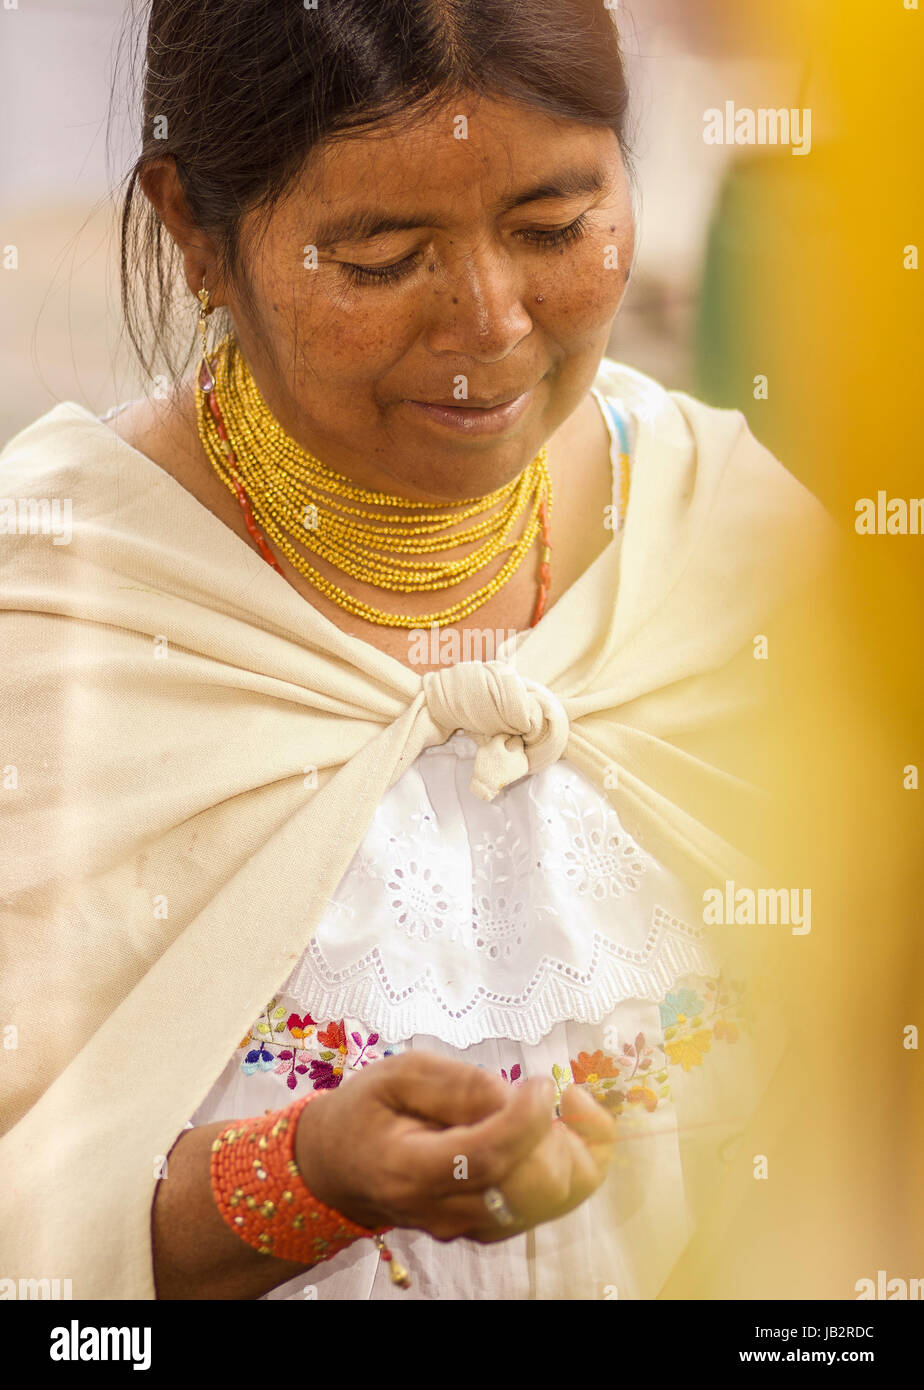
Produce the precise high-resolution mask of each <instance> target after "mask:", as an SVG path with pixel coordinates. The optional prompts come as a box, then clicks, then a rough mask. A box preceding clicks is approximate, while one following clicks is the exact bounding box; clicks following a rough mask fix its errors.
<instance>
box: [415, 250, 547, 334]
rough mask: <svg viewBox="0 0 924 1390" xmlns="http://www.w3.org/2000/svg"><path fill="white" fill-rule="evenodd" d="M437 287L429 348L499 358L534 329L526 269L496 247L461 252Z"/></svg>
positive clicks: (429, 332)
mask: <svg viewBox="0 0 924 1390" xmlns="http://www.w3.org/2000/svg"><path fill="white" fill-rule="evenodd" d="M434 289H435V290H436V291H437V292H436V293H435V294H434V295H433V298H432V306H431V309H430V322H429V325H428V328H427V345H428V347H429V348H430V350H431V352H437V353H454V354H457V355H462V356H465V357H473V358H476V359H477V360H478V361H480V362H495V361H499V360H500V359H501V358H503V357H506V356H507V354H508V353H510V352H512V351H513V349H514V348H515V347H516V346H517V344H518V343H520V342H522V340H523V339H524V338H526V337H528V336H529V334H530V333H531V332H532V330H533V321H532V319H531V317H530V316H529V314H528V313H527V312H526V309H525V307H524V304H523V298H522V296H523V276H522V272H521V271H519V270H518V269H517V267H516V266H515V264H513V262H512V261H511V260H510V258H509V257H506V256H504V255H503V254H502V253H497V252H496V251H495V250H493V249H490V248H487V249H484V250H482V251H481V252H473V253H472V254H470V255H466V256H465V257H464V258H463V257H459V259H458V260H457V261H455V262H454V263H453V264H452V266H451V268H448V269H446V270H444V273H443V275H442V276H441V277H440V283H439V284H438V286H437V285H434Z"/></svg>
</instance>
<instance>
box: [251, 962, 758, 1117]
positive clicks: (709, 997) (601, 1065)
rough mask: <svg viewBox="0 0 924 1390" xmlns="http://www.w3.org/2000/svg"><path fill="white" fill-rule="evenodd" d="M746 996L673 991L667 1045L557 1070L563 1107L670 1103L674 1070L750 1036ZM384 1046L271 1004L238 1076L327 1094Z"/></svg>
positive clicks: (665, 1013)
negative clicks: (582, 1095) (581, 1090)
mask: <svg viewBox="0 0 924 1390" xmlns="http://www.w3.org/2000/svg"><path fill="white" fill-rule="evenodd" d="M744 993H745V990H744V985H743V984H741V983H739V982H737V981H731V982H726V981H725V980H724V979H723V977H722V976H721V975H720V976H718V977H717V978H716V979H714V980H704V981H702V993H701V994H700V993H697V992H696V991H695V990H693V989H689V988H681V989H676V990H672V991H671V992H670V993H669V994H667V995H666V996H665V999H664V1002H663V1003H662V1004H661V1005H660V1006H659V1010H660V1021H661V1027H662V1029H663V1030H664V1032H663V1039H660V1040H657V1041H654V1042H649V1041H648V1040H647V1039H646V1037H645V1035H644V1034H643V1033H637V1034H636V1036H635V1038H634V1039H633V1040H632V1041H631V1042H625V1043H622V1045H621V1046H616V1047H612V1046H609V1047H608V1048H607V1049H606V1050H604V1049H602V1048H597V1049H596V1050H595V1051H593V1052H585V1051H582V1052H579V1053H578V1054H577V1056H576V1057H571V1058H569V1060H568V1064H567V1065H560V1064H559V1063H554V1064H553V1066H552V1077H553V1080H554V1081H555V1088H556V1095H557V1100H558V1102H559V1104H560V1102H561V1098H562V1094H563V1092H564V1091H565V1090H566V1089H567V1087H568V1086H570V1085H572V1084H575V1085H578V1086H587V1087H588V1088H589V1090H590V1091H591V1092H592V1094H593V1095H594V1096H595V1097H596V1099H597V1100H599V1101H600V1103H601V1104H602V1105H604V1106H605V1107H606V1109H607V1110H608V1111H609V1112H610V1113H611V1114H612V1115H627V1114H630V1113H632V1112H633V1111H635V1113H637V1114H639V1115H640V1114H641V1113H642V1112H645V1113H647V1114H652V1113H653V1112H654V1111H656V1110H657V1109H658V1107H659V1106H660V1105H661V1104H662V1103H663V1102H665V1101H668V1100H670V1098H671V1087H670V1080H669V1068H670V1067H672V1066H679V1067H680V1068H681V1070H682V1071H684V1072H689V1071H691V1070H692V1069H693V1068H694V1067H699V1066H702V1064H703V1059H704V1058H705V1057H706V1056H707V1054H708V1053H709V1052H710V1051H711V1049H712V1046H713V1043H714V1042H715V1043H724V1044H726V1045H732V1044H734V1043H736V1042H737V1041H738V1039H739V1038H740V1037H741V1035H742V1033H748V1032H750V1029H751V1022H752V1018H751V1010H750V1007H749V1006H748V1005H747V1004H746V1003H745V1000H744ZM606 1031H607V1038H606V1042H607V1043H608V1044H609V1042H610V1039H609V1030H606ZM617 1041H618V1040H617ZM379 1043H380V1038H379V1034H378V1033H368V1034H366V1035H365V1036H363V1033H362V1032H360V1031H357V1030H353V1031H350V1032H347V1027H346V1021H345V1020H344V1019H330V1020H329V1021H328V1022H327V1024H326V1025H324V1026H323V1027H322V1026H321V1024H320V1023H319V1022H318V1021H317V1020H316V1019H314V1018H313V1017H312V1016H311V1014H310V1013H301V1014H299V1013H297V1012H291V1011H290V1010H288V1009H286V1008H285V1007H284V1006H282V1005H281V1004H279V1003H278V1001H277V1000H275V999H274V1000H272V1001H271V1002H270V1003H269V1004H268V1005H267V1007H266V1008H265V1009H264V1011H263V1013H262V1014H261V1016H260V1018H259V1019H258V1020H257V1022H256V1023H255V1024H254V1026H253V1027H252V1028H251V1030H250V1033H249V1034H248V1036H247V1037H246V1038H244V1039H242V1041H241V1043H240V1044H239V1050H241V1051H243V1052H244V1056H243V1058H242V1059H241V1070H242V1071H243V1072H244V1074H245V1075H247V1076H251V1075H253V1074H254V1073H258V1072H267V1071H273V1072H275V1073H276V1074H277V1075H278V1076H284V1077H285V1082H286V1086H287V1087H288V1088H289V1089H290V1090H293V1091H294V1090H295V1089H296V1088H297V1087H298V1085H299V1083H300V1082H304V1083H305V1084H310V1085H311V1086H312V1088H313V1089H314V1090H316V1091H329V1090H334V1089H335V1088H336V1087H337V1086H339V1085H340V1084H341V1082H342V1080H343V1076H344V1073H345V1072H346V1071H347V1070H352V1071H356V1070H360V1069H362V1068H363V1067H366V1066H368V1065H369V1063H370V1062H375V1061H378V1060H380V1058H381V1057H389V1056H392V1055H394V1053H395V1051H396V1050H400V1048H396V1047H395V1046H391V1047H383V1048H382V1050H381V1052H379V1051H377V1050H376V1045H377V1044H379ZM499 1070H500V1075H501V1076H502V1077H503V1079H504V1081H506V1082H507V1083H508V1084H509V1085H511V1086H520V1085H522V1084H523V1082H524V1081H525V1079H526V1078H525V1076H524V1074H523V1068H522V1065H521V1064H520V1063H519V1062H515V1063H513V1064H512V1065H511V1066H510V1067H509V1069H508V1068H507V1067H501V1068H500V1069H499Z"/></svg>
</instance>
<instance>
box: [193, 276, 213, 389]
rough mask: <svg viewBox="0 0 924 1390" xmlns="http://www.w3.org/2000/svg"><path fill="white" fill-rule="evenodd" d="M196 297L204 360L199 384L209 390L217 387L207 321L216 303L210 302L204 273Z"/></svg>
mask: <svg viewBox="0 0 924 1390" xmlns="http://www.w3.org/2000/svg"><path fill="white" fill-rule="evenodd" d="M196 298H197V299H198V301H199V336H200V339H201V347H202V362H201V364H200V367H199V385H200V387H201V388H202V390H203V391H205V392H209V391H214V389H215V375H214V373H213V371H212V364H211V362H210V361H209V355H208V339H207V334H206V324H205V321H206V319H207V318H208V316H209V314H210V313H211V312H212V310H213V308H214V305H212V304H210V303H209V292H208V290H207V289H206V287H205V276H204V275H203V277H202V288H201V290H199V291H198V292H197V294H196Z"/></svg>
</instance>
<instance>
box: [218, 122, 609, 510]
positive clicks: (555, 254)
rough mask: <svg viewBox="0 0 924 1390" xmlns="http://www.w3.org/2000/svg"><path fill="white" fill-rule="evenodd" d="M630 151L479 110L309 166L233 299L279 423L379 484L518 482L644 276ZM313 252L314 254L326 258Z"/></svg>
mask: <svg viewBox="0 0 924 1390" xmlns="http://www.w3.org/2000/svg"><path fill="white" fill-rule="evenodd" d="M634 231H635V229H634V223H633V217H632V209H631V201H630V191H629V184H628V179H627V174H626V170H625V167H624V164H623V161H622V157H621V154H620V149H619V144H618V141H617V139H616V136H615V135H614V134H613V133H612V132H611V131H609V130H604V129H596V128H593V127H590V126H585V125H582V124H578V123H576V122H572V121H565V120H560V119H557V118H552V117H548V116H545V115H542V114H540V113H538V112H536V111H534V110H531V109H529V108H526V107H523V106H521V105H517V104H513V103H507V102H502V101H496V100H487V99H477V98H472V99H471V100H468V101H459V102H456V103H452V104H449V105H446V106H444V107H442V108H441V109H440V110H438V111H437V112H435V113H433V114H431V115H430V116H429V117H428V118H427V119H426V120H425V121H424V122H422V123H420V124H417V125H414V126H412V127H409V128H406V129H404V130H402V129H401V128H400V127H398V126H392V127H390V128H384V127H379V128H377V129H376V130H375V131H373V132H371V133H366V134H363V135H351V136H349V137H346V138H341V139H339V140H334V141H328V142H326V143H325V144H324V145H323V146H321V147H320V148H319V149H318V150H317V151H315V152H314V154H313V155H312V157H311V159H310V160H309V162H308V164H307V166H306V168H305V169H304V171H303V174H302V176H301V178H300V179H299V181H298V184H297V186H296V187H295V188H294V190H293V192H292V194H291V196H290V197H289V198H287V200H286V201H285V202H284V203H283V204H282V205H281V206H279V207H277V209H276V210H275V211H274V214H273V217H272V220H271V222H270V224H269V227H268V231H267V233H266V235H265V237H264V238H263V240H262V241H259V240H256V239H255V238H254V237H253V236H252V235H251V232H252V224H251V223H250V222H245V226H244V240H243V248H244V257H245V264H246V266H247V274H248V276H249V279H250V283H251V287H252V292H253V300H254V304H255V310H254V309H253V308H251V307H250V306H249V305H248V306H246V307H245V304H244V303H243V302H242V301H241V299H240V297H239V296H235V294H234V292H233V289H231V288H224V289H223V291H222V293H221V302H224V303H227V304H228V305H229V307H230V308H231V312H232V315H233V318H234V322H235V328H236V331H237V335H238V338H239V341H240V343H241V348H242V351H243V353H244V356H245V358H246V359H247V361H248V362H249V364H250V367H251V370H252V371H253V374H254V376H255V378H256V381H257V384H258V386H259V388H260V390H261V392H262V393H263V396H264V399H266V401H267V403H268V405H269V406H270V409H271V410H272V411H273V413H274V414H275V415H276V417H277V418H278V419H279V420H280V422H281V423H282V424H283V426H284V427H285V428H286V429H287V430H288V432H289V433H291V434H292V435H294V436H295V437H296V438H297V439H298V440H299V442H300V443H302V445H303V446H304V447H306V448H309V449H311V450H312V451H313V452H314V453H316V454H317V455H318V456H319V457H320V458H321V459H322V460H323V461H324V462H325V463H327V464H328V465H329V466H331V467H334V468H337V469H338V470H340V471H343V472H346V473H348V474H349V475H350V476H351V477H353V478H355V479H356V480H357V481H358V482H360V483H365V484H366V485H367V486H372V487H382V486H383V484H384V485H385V486H387V485H388V483H391V484H392V485H395V486H396V489H397V490H399V491H401V492H403V493H405V494H407V495H412V496H413V495H420V496H421V497H423V498H431V497H436V498H445V499H447V500H451V499H456V498H460V497H466V496H470V495H473V494H478V493H485V492H487V491H490V490H492V489H493V488H496V487H499V486H501V485H502V484H503V483H505V482H507V481H509V479H511V478H512V477H514V476H515V475H516V474H517V473H518V472H520V470H521V469H522V468H524V467H525V465H526V464H527V463H528V462H529V460H530V459H531V458H533V457H534V456H535V454H536V453H537V452H538V450H539V448H540V447H541V445H542V444H543V443H544V442H545V441H546V440H547V439H548V438H549V436H550V435H551V434H552V433H553V432H554V431H555V430H556V429H557V428H558V426H559V425H560V424H561V423H562V422H563V421H564V420H566V419H567V418H568V416H569V415H570V414H571V413H572V412H573V411H574V410H575V408H576V407H577V406H578V405H579V404H580V402H581V401H582V400H583V398H584V397H585V395H586V393H587V390H588V387H589V386H590V384H591V383H592V381H593V378H594V375H595V373H596V370H597V367H598V365H599V362H600V358H601V357H602V355H603V353H604V351H605V348H606V343H607V340H608V337H609V333H610V328H611V324H612V320H613V318H614V316H615V314H616V312H617V310H618V308H619V305H620V302H621V300H622V296H623V293H624V290H625V285H626V281H627V279H628V274H629V269H630V267H631V264H632V257H633V251H634ZM315 250H316V255H315Z"/></svg>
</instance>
